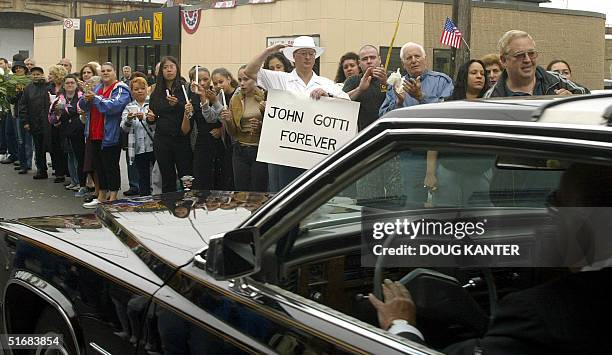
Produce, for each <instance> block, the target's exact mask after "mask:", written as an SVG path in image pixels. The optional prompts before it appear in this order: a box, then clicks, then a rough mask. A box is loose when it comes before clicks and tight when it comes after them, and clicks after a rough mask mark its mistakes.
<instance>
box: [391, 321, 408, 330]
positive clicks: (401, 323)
mask: <svg viewBox="0 0 612 355" xmlns="http://www.w3.org/2000/svg"><path fill="white" fill-rule="evenodd" d="M394 325H410V323H408V321H407V320H405V319H394V320H393V321H392V322H391V327H393V326H394ZM391 327H389V329H391Z"/></svg>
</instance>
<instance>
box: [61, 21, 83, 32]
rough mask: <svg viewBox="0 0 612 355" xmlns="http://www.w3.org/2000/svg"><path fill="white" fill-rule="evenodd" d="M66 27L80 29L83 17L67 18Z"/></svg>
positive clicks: (67, 28) (66, 28)
mask: <svg viewBox="0 0 612 355" xmlns="http://www.w3.org/2000/svg"><path fill="white" fill-rule="evenodd" d="M64 29H65V30H70V29H75V30H80V29H81V19H78V18H65V19H64Z"/></svg>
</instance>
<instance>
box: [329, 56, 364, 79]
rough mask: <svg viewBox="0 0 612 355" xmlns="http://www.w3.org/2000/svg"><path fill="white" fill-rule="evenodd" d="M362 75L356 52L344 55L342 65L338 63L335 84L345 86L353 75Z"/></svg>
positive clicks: (341, 58) (341, 60)
mask: <svg viewBox="0 0 612 355" xmlns="http://www.w3.org/2000/svg"><path fill="white" fill-rule="evenodd" d="M360 73H361V68H359V55H357V53H355V52H348V53H344V55H343V56H342V57H340V63H338V71H337V72H336V78H335V79H334V82H335V83H336V84H339V85H341V86H344V82H345V81H346V79H348V78H350V77H351V76H353V75H359V74H360Z"/></svg>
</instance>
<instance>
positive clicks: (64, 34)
mask: <svg viewBox="0 0 612 355" xmlns="http://www.w3.org/2000/svg"><path fill="white" fill-rule="evenodd" d="M62 58H66V29H65V28H64V29H63V30H62Z"/></svg>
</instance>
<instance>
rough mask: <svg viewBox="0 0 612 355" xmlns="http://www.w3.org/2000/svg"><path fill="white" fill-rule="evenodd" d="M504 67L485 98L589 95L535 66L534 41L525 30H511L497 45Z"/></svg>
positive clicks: (576, 86)
mask: <svg viewBox="0 0 612 355" xmlns="http://www.w3.org/2000/svg"><path fill="white" fill-rule="evenodd" d="M497 48H498V50H499V58H500V60H501V63H502V64H503V65H504V66H505V67H506V70H505V71H504V72H503V73H502V75H501V76H500V77H499V80H498V81H497V84H495V86H494V87H492V88H491V89H490V90H489V91H487V93H486V94H485V97H506V96H531V95H572V94H588V93H589V90H588V89H586V88H583V87H580V86H578V85H576V84H575V83H573V82H571V81H569V80H567V79H565V78H564V77H562V76H561V75H558V74H555V73H551V72H547V71H546V70H545V69H544V68H541V67H539V66H538V65H537V63H536V59H537V58H538V51H537V50H536V46H535V41H534V40H533V38H532V37H531V36H530V35H529V34H528V33H527V32H524V31H519V30H510V31H508V32H506V33H505V34H504V35H503V36H502V37H501V39H500V40H499V42H498V44H497Z"/></svg>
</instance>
